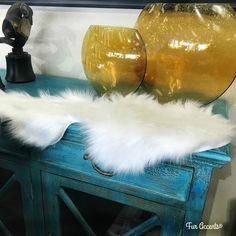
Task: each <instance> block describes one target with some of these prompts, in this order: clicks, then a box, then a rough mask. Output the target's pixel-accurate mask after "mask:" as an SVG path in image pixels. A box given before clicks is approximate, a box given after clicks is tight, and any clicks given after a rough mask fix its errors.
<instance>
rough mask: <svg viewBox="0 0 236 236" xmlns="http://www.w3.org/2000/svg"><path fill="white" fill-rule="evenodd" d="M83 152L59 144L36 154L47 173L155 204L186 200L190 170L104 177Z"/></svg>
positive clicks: (168, 167)
mask: <svg viewBox="0 0 236 236" xmlns="http://www.w3.org/2000/svg"><path fill="white" fill-rule="evenodd" d="M84 153H85V148H84V147H83V146H82V145H78V144H76V143H69V142H60V143H58V144H57V145H55V146H53V147H50V148H48V149H46V150H45V151H43V152H38V153H37V154H35V155H39V158H38V160H39V162H40V163H41V165H46V166H47V171H49V172H51V173H54V174H57V175H61V176H64V177H68V178H73V179H77V180H80V181H84V182H88V183H90V184H94V185H97V186H101V187H105V188H108V189H112V190H115V191H119V192H124V193H127V194H131V195H134V196H137V197H140V198H143V199H147V200H152V201H156V202H165V203H170V204H172V203H173V204H175V205H182V204H184V203H185V202H186V200H187V199H188V195H189V191H190V187H191V182H192V176H193V169H192V168H189V167H183V166H176V165H172V164H164V163H163V164H159V165H156V166H155V167H149V168H146V170H145V172H144V173H141V174H115V175H114V176H104V175H101V174H100V173H98V172H97V171H96V170H95V169H94V168H93V167H92V163H91V161H90V160H84V158H83V156H84Z"/></svg>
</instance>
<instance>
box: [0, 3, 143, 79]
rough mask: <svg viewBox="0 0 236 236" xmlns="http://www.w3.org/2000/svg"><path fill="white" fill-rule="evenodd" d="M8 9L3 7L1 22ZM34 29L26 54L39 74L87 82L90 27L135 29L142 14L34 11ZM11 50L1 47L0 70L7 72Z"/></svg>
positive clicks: (36, 9)
mask: <svg viewBox="0 0 236 236" xmlns="http://www.w3.org/2000/svg"><path fill="white" fill-rule="evenodd" d="M7 9H8V6H0V22H2V21H3V19H4V17H5V14H6V10H7ZM33 11H34V16H33V20H34V25H33V27H32V31H31V35H30V38H29V40H28V42H27V44H26V46H25V50H26V51H28V52H29V53H30V54H31V55H32V63H33V66H34V70H35V72H37V73H42V74H53V75H61V76H67V77H72V78H83V79H85V75H84V73H83V69H82V63H81V47H82V42H83V37H84V34H85V32H86V31H87V29H88V27H89V26H90V25H94V24H95V25H96V24H99V25H114V26H126V27H133V26H134V24H135V21H136V18H137V15H138V14H139V10H134V9H133V10H127V9H126V10H124V9H122V10H121V9H113V10H112V11H111V10H110V9H92V8H52V7H33ZM9 50H10V47H9V46H6V45H0V51H1V55H0V68H5V57H4V55H6V54H7V53H8V52H9Z"/></svg>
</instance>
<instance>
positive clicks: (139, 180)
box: [0, 70, 231, 236]
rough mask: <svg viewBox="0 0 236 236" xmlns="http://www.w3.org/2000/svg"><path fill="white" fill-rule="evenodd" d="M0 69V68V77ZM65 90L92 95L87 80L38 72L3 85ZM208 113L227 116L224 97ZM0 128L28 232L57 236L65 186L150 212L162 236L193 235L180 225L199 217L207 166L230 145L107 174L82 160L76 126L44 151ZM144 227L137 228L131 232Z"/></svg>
mask: <svg viewBox="0 0 236 236" xmlns="http://www.w3.org/2000/svg"><path fill="white" fill-rule="evenodd" d="M4 73H5V72H4V71H3V70H0V74H1V75H2V78H3V77H4V76H3V74H4ZM4 83H6V82H5V81H4ZM65 89H80V90H87V91H90V92H91V93H92V94H94V95H95V92H94V90H93V89H92V88H91V86H90V85H89V83H88V82H87V81H81V80H75V79H64V78H59V77H52V76H37V80H36V81H35V82H32V83H28V84H17V85H16V84H6V91H7V92H9V91H12V90H24V91H26V92H28V93H30V94H31V95H33V96H37V95H38V92H39V90H44V91H49V92H50V93H51V94H58V93H59V92H60V91H63V90H65ZM213 111H214V113H216V114H221V115H223V116H225V117H227V113H228V111H227V106H226V103H225V101H223V100H217V101H215V102H214V107H213ZM2 126H4V125H1V130H0V131H2V132H0V168H5V169H8V170H11V171H12V172H13V173H14V175H15V179H16V181H18V182H19V183H20V186H21V194H22V201H23V208H24V218H25V225H26V231H27V235H30V236H35V235H36V236H42V235H47V234H49V233H53V235H56V236H60V235H61V229H60V227H59V225H60V209H59V197H62V193H61V188H64V187H65V188H71V189H74V190H78V191H82V192H85V193H88V194H92V195H96V196H98V197H103V198H105V199H109V200H112V201H116V202H119V203H122V204H126V205H130V206H133V207H138V208H140V209H143V210H147V211H150V212H153V213H155V214H156V215H157V216H158V219H159V224H160V225H161V227H162V231H161V235H162V236H163V235H167V236H169V235H171V236H172V235H173V236H174V235H198V233H199V232H198V231H197V230H191V231H189V230H187V228H186V227H185V224H186V222H188V221H191V222H193V223H194V224H198V223H199V222H200V221H201V215H202V212H203V209H204V204H205V200H206V195H207V190H208V187H209V184H210V178H211V174H212V170H213V168H219V167H222V166H223V165H224V164H225V163H227V162H229V161H230V160H231V159H230V147H229V145H226V146H224V147H222V148H219V149H215V150H209V151H206V152H201V153H194V154H193V156H192V157H191V158H190V157H189V158H187V159H186V160H185V161H183V162H182V163H181V164H170V163H163V164H161V165H157V166H154V167H151V168H147V169H146V170H145V173H143V174H140V175H131V174H129V175H115V176H112V177H106V176H102V175H101V174H99V173H97V172H96V171H95V170H94V169H93V168H92V166H91V162H90V161H89V160H84V159H83V156H84V154H85V152H86V137H85V132H84V131H83V129H82V128H81V127H80V126H79V125H78V124H73V125H71V126H70V127H69V128H68V130H67V131H66V133H65V135H64V137H63V138H62V140H61V141H60V142H59V143H58V144H56V145H54V146H52V147H49V148H47V149H46V150H45V151H40V150H37V149H34V148H30V147H25V146H22V145H21V144H19V143H17V142H16V141H15V140H12V139H11V138H10V137H9V135H7V134H6V131H5V128H4V127H2ZM7 185H8V184H6V185H5V186H7ZM69 208H70V207H69ZM70 210H72V211H73V209H72V208H70ZM0 218H1V216H0ZM32 219H33V220H32ZM35 222H37V224H35ZM144 229H145V227H142V226H140V228H136V229H133V231H135V230H137V232H138V231H139V230H140V232H141V230H144ZM130 232H132V230H131V231H130Z"/></svg>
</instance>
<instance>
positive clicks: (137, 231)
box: [123, 216, 159, 236]
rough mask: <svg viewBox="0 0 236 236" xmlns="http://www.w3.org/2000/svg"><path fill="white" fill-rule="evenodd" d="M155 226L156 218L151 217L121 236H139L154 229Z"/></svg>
mask: <svg viewBox="0 0 236 236" xmlns="http://www.w3.org/2000/svg"><path fill="white" fill-rule="evenodd" d="M157 225H159V218H158V216H152V217H151V218H150V219H148V220H146V221H144V222H143V223H142V224H140V225H138V226H136V227H134V228H132V229H131V230H129V231H128V232H126V233H125V234H124V235H123V236H140V235H143V234H144V233H146V232H148V231H149V230H151V229H153V228H155V227H156V226H157Z"/></svg>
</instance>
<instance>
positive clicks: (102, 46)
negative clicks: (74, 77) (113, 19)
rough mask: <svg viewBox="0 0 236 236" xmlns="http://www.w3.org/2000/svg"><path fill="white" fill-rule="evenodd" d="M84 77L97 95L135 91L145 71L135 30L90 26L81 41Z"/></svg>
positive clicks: (141, 49) (142, 52)
mask: <svg viewBox="0 0 236 236" xmlns="http://www.w3.org/2000/svg"><path fill="white" fill-rule="evenodd" d="M82 63H83V67H84V72H85V74H86V77H87V79H88V80H90V82H91V83H92V85H93V87H94V88H95V89H96V91H97V92H98V94H99V95H102V94H109V93H111V92H114V91H116V92H120V93H122V94H128V93H130V92H134V91H136V90H137V89H138V88H139V86H140V84H141V83H142V80H143V78H144V75H145V69H146V51H145V46H144V43H143V41H142V38H141V36H140V34H139V33H138V31H137V30H135V29H131V28H124V27H110V26H109V27H108V26H96V25H93V26H90V27H89V29H88V31H87V33H86V35H85V37H84V41H83V46H82Z"/></svg>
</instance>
